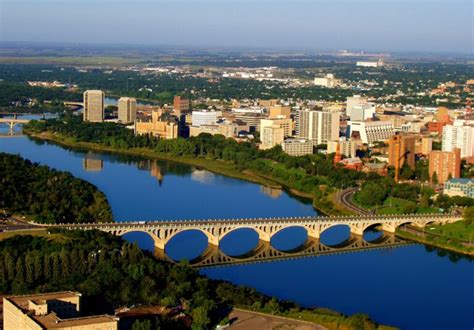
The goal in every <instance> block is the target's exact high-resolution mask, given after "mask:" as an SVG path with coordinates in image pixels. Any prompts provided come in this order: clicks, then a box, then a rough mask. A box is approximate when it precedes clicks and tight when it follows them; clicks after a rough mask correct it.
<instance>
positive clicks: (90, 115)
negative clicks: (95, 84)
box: [83, 90, 105, 123]
mask: <svg viewBox="0 0 474 330" xmlns="http://www.w3.org/2000/svg"><path fill="white" fill-rule="evenodd" d="M104 100H105V94H104V92H103V91H100V90H87V91H85V92H84V95H83V102H84V114H83V119H84V121H89V122H96V123H101V122H103V121H104V102H105V101H104Z"/></svg>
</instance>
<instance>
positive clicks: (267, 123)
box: [260, 119, 293, 136]
mask: <svg viewBox="0 0 474 330" xmlns="http://www.w3.org/2000/svg"><path fill="white" fill-rule="evenodd" d="M271 126H278V127H281V128H283V130H284V134H285V136H292V135H293V134H292V133H293V121H292V120H291V119H261V120H260V131H262V130H263V128H264V127H271Z"/></svg>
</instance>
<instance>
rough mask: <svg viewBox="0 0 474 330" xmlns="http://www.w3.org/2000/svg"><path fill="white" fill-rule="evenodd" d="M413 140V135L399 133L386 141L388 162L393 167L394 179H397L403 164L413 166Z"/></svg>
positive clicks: (414, 139) (414, 138) (414, 140)
mask: <svg viewBox="0 0 474 330" xmlns="http://www.w3.org/2000/svg"><path fill="white" fill-rule="evenodd" d="M415 142H416V137H415V136H410V135H400V134H397V135H394V136H392V137H391V138H390V140H389V141H388V164H389V165H390V166H393V167H395V181H398V176H399V174H400V169H401V168H402V167H403V165H404V164H407V165H408V166H410V167H411V168H415Z"/></svg>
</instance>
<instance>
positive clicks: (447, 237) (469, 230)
mask: <svg viewBox="0 0 474 330" xmlns="http://www.w3.org/2000/svg"><path fill="white" fill-rule="evenodd" d="M396 234H397V235H398V236H400V237H402V238H406V239H409V240H412V241H415V242H418V243H423V244H425V245H429V246H432V247H435V248H440V249H443V250H447V251H450V252H455V253H459V254H462V255H465V256H469V257H474V244H473V243H472V239H474V224H467V223H466V221H459V222H455V223H450V224H446V225H433V226H430V227H429V231H426V229H425V230H423V229H418V228H412V227H409V228H408V229H406V230H402V229H398V230H397V232H396Z"/></svg>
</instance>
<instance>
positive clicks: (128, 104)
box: [118, 97, 137, 123]
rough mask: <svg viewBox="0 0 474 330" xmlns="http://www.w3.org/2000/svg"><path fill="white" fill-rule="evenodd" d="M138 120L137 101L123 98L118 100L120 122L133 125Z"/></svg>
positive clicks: (131, 98)
mask: <svg viewBox="0 0 474 330" xmlns="http://www.w3.org/2000/svg"><path fill="white" fill-rule="evenodd" d="M136 118H137V100H136V99H135V98H133V97H121V98H119V100H118V120H119V121H120V122H122V123H133V122H134V121H135V119H136Z"/></svg>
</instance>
